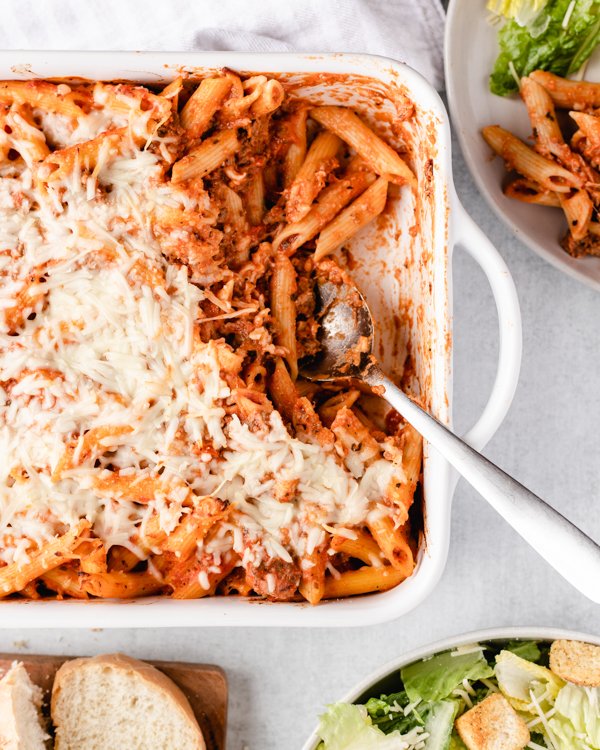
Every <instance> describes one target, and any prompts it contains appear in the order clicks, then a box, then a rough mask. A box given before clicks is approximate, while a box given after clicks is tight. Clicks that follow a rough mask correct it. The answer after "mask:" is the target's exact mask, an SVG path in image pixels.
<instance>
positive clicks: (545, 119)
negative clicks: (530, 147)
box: [521, 77, 565, 156]
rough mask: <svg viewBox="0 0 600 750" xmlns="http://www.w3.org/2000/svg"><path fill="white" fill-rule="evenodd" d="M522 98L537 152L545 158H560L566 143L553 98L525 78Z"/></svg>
mask: <svg viewBox="0 0 600 750" xmlns="http://www.w3.org/2000/svg"><path fill="white" fill-rule="evenodd" d="M521 98H522V99H523V101H524V102H525V106H526V107H527V111H528V113H529V119H530V120H531V126H532V127H533V137H534V138H535V139H536V150H537V151H539V152H540V153H541V154H544V156H550V155H551V154H552V155H554V156H559V154H560V152H561V150H563V147H564V145H565V142H564V139H563V136H562V133H561V130H560V127H559V126H558V121H557V119H556V112H555V111H554V102H553V101H552V97H551V96H550V94H549V93H548V92H547V91H546V89H545V88H544V87H543V86H540V84H539V83H537V82H536V81H535V80H534V79H533V78H528V77H525V78H522V79H521Z"/></svg>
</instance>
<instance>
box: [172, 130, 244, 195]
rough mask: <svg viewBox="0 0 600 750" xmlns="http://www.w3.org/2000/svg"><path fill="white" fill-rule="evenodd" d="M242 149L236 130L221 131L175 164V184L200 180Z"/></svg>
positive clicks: (173, 177) (173, 179) (173, 178)
mask: <svg viewBox="0 0 600 750" xmlns="http://www.w3.org/2000/svg"><path fill="white" fill-rule="evenodd" d="M239 148H240V142H239V141H238V137H237V133H236V132H235V130H221V131H219V132H218V133H215V135H213V136H211V137H210V138H207V139H206V140H205V141H203V142H202V143H201V144H200V145H199V146H196V148H194V149H192V150H191V151H190V152H189V153H188V154H187V155H186V156H184V157H183V159H180V160H179V161H177V162H175V164H173V176H172V178H171V179H172V181H173V183H175V184H178V183H180V182H187V181H188V180H191V179H196V180H197V179H200V178H202V177H206V175H208V174H210V173H211V172H213V171H214V170H215V169H217V168H218V167H220V166H222V164H223V163H224V162H226V161H227V160H228V159H230V158H231V157H232V156H233V155H234V154H235V153H236V151H237V150H238V149H239Z"/></svg>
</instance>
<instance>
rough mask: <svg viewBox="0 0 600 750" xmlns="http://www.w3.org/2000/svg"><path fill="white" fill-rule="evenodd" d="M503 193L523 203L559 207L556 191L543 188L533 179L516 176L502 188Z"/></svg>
mask: <svg viewBox="0 0 600 750" xmlns="http://www.w3.org/2000/svg"><path fill="white" fill-rule="evenodd" d="M504 194H505V195H506V196H508V197H509V198H514V199H515V200H518V201H521V202H523V203H534V204H536V205H538V206H552V207H553V208H560V200H559V198H558V195H557V193H555V192H553V191H549V190H544V188H543V187H542V186H541V185H538V184H537V183H536V182H534V181H533V180H528V179H526V178H525V177H517V179H516V180H513V181H512V182H510V183H509V184H508V185H507V186H506V187H505V188H504Z"/></svg>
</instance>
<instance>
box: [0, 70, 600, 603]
mask: <svg viewBox="0 0 600 750" xmlns="http://www.w3.org/2000/svg"><path fill="white" fill-rule="evenodd" d="M0 118H2V123H1V125H0V190H1V191H2V195H3V199H2V201H0V222H1V225H2V231H3V246H2V251H1V253H0V255H1V256H2V259H1V262H0V393H1V396H2V398H0V443H1V445H2V454H3V455H2V461H0V598H2V599H6V598H20V599H41V598H46V597H54V598H56V599H67V598H72V599H81V600H93V599H98V598H113V599H126V598H127V599H128V598H133V597H145V596H165V597H172V598H175V599H193V598H198V599H199V598H203V597H207V596H215V595H234V594H235V595H239V596H249V597H254V598H259V599H266V600H271V601H291V602H305V603H309V604H311V605H318V604H319V602H321V601H322V600H323V599H326V598H332V597H338V596H352V595H356V594H364V593H369V592H374V591H381V590H386V589H388V588H391V587H392V586H395V585H397V584H399V583H400V582H401V581H403V580H404V578H405V577H406V576H407V575H410V573H411V572H412V567H411V566H413V567H414V565H413V562H414V561H413V557H412V556H413V555H414V554H415V553H416V549H417V547H416V540H415V539H413V538H411V537H410V524H409V523H408V522H406V519H407V516H408V509H409V508H410V507H411V504H412V502H413V496H414V493H415V490H416V486H417V483H418V481H419V479H420V462H421V445H420V442H419V441H418V440H417V439H416V437H418V436H416V437H415V435H412V433H411V432H410V429H409V428H408V427H406V426H405V427H403V429H402V431H401V432H400V433H398V431H397V429H396V428H395V427H394V428H393V429H392V428H391V427H390V429H389V430H387V431H386V430H384V429H382V424H383V423H384V422H385V419H384V418H383V416H382V415H381V414H379V412H380V411H381V408H382V407H381V404H382V402H381V401H380V400H379V397H378V396H376V395H375V394H373V393H371V392H369V389H368V388H366V387H362V386H361V387H360V388H359V387H357V386H355V385H352V384H351V383H341V384H340V383H335V384H334V383H316V382H308V381H306V380H304V379H303V378H302V376H301V370H300V368H299V361H302V360H303V358H306V357H312V356H314V355H315V354H317V353H318V350H319V341H318V333H319V318H318V304H319V300H318V283H319V280H321V279H323V278H332V279H333V278H338V279H339V278H343V279H345V280H346V282H347V283H348V284H351V283H352V281H351V278H350V276H348V275H347V272H346V268H345V265H346V264H348V265H350V262H351V261H350V259H348V260H345V259H343V258H340V260H339V262H338V261H335V260H333V259H331V258H325V256H328V255H331V254H332V253H333V252H334V251H335V250H336V249H337V248H338V247H340V246H341V245H343V244H344V243H345V242H347V241H348V240H349V239H350V238H351V237H352V235H354V234H355V233H356V232H357V231H359V230H360V229H361V228H362V227H363V226H365V225H366V224H367V223H368V222H369V221H372V220H373V219H375V217H376V216H377V215H379V214H380V213H381V212H382V211H383V210H384V208H385V206H386V204H387V201H388V200H394V201H397V200H405V197H404V195H405V192H406V191H398V190H392V191H389V192H388V185H389V183H390V182H392V183H397V184H400V185H402V184H410V185H411V187H415V186H416V178H415V176H414V174H413V173H412V171H411V170H410V168H409V167H408V165H407V164H406V162H405V161H404V159H403V158H402V157H401V156H400V155H399V154H398V153H397V152H396V151H395V150H394V149H393V148H392V147H391V146H390V145H389V144H388V143H387V142H386V140H385V139H383V138H381V137H380V136H378V135H376V134H375V133H374V132H373V131H372V130H371V129H370V128H369V127H367V125H366V124H365V123H364V122H363V120H362V119H361V118H360V117H359V116H358V114H356V113H355V112H354V111H353V110H352V109H349V108H346V107H315V106H314V105H313V103H312V102H311V101H310V100H309V99H308V100H304V99H299V98H296V97H295V95H294V93H293V91H292V89H291V88H290V87H289V86H288V84H287V82H286V83H285V86H284V83H282V82H281V81H280V80H277V78H274V77H270V76H267V75H255V76H250V77H246V76H241V75H238V74H237V73H234V72H233V71H230V70H223V71H222V72H220V73H212V74H210V75H209V77H207V78H204V79H202V80H201V81H200V82H198V81H193V80H190V79H188V77H187V75H186V74H184V73H182V74H181V75H180V76H179V77H177V78H175V80H173V81H172V82H171V83H169V84H168V85H167V86H165V87H164V88H162V90H159V89H158V88H157V89H156V90H154V89H151V88H148V87H146V86H141V85H135V84H129V83H102V82H81V83H74V84H72V85H71V84H69V85H66V84H58V85H57V84H53V83H49V82H44V81H30V82H10V81H7V82H3V83H2V82H0ZM580 129H581V131H582V134H583V135H582V138H587V139H588V140H589V141H590V142H591V140H592V136H591V135H590V134H589V132H590V129H589V127H588V125H587V123H583V125H582V126H581V128H580ZM573 149H574V150H575V147H573ZM575 189H577V190H580V191H581V190H582V188H572V187H571V186H569V188H568V192H567V193H565V197H566V199H567V200H568V201H569V203H568V211H570V212H571V214H572V215H573V216H574V215H575V214H576V212H577V210H579V209H580V206H579V209H578V205H579V204H578V200H577V198H576V197H575V195H574V193H573V191H574V190H575ZM417 200H418V196H417V195H414V196H411V203H410V204H409V206H408V208H409V209H410V210H413V209H414V205H413V204H415V202H416V201H417ZM415 210H416V209H415ZM588 224H589V222H588ZM590 226H591V224H590ZM589 231H591V230H589ZM374 404H376V406H374ZM371 408H373V410H374V411H375V412H377V415H375V414H371V413H370V409H371ZM374 519H375V520H374ZM377 519H379V520H377ZM403 555H404V557H403Z"/></svg>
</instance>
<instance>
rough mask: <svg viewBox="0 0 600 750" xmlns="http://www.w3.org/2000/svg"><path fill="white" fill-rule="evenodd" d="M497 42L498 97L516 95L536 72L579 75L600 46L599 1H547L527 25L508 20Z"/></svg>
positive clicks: (494, 87)
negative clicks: (522, 81) (520, 82)
mask: <svg viewBox="0 0 600 750" xmlns="http://www.w3.org/2000/svg"><path fill="white" fill-rule="evenodd" d="M498 42H499V45H500V54H499V55H498V58H497V59H496V63H495V65H494V69H493V71H492V74H491V76H490V90H491V91H492V93H494V94H498V95H499V96H509V95H510V94H513V93H515V92H517V91H518V90H519V86H518V83H517V80H518V78H521V77H522V76H526V75H529V73H531V72H532V71H533V70H549V71H551V72H552V73H556V74H557V75H561V76H567V75H571V74H572V73H576V72H577V71H578V70H579V69H580V68H581V66H582V65H583V63H584V62H585V61H586V60H587V59H588V58H589V57H590V55H591V54H592V52H593V51H594V49H595V48H596V46H597V45H598V44H600V0H548V2H547V3H546V5H545V6H544V7H543V8H542V9H541V11H540V12H539V13H537V15H535V17H534V19H533V20H532V21H531V22H530V23H529V24H528V25H525V26H521V25H520V24H519V23H518V21H517V20H514V19H513V20H510V21H508V22H507V23H506V24H505V25H504V26H503V27H502V29H500V31H499V33H498Z"/></svg>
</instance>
